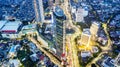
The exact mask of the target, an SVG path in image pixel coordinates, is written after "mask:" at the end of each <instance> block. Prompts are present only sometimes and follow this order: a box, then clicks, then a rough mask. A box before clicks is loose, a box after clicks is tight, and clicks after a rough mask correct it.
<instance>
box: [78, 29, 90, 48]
mask: <svg viewBox="0 0 120 67" xmlns="http://www.w3.org/2000/svg"><path fill="white" fill-rule="evenodd" d="M90 39H91V33H90V29H88V28H86V29H83V32H82V35H81V40H80V43H81V44H82V45H87V46H89V43H90Z"/></svg>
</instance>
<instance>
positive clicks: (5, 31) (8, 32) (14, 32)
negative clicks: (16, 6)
mask: <svg viewBox="0 0 120 67" xmlns="http://www.w3.org/2000/svg"><path fill="white" fill-rule="evenodd" d="M5 21H6V20H5ZM5 21H4V22H5ZM21 26H22V23H21V22H20V21H17V20H16V21H6V23H5V24H4V26H3V27H2V28H1V30H0V32H1V35H2V37H3V38H19V37H20V36H19V32H20V30H21Z"/></svg>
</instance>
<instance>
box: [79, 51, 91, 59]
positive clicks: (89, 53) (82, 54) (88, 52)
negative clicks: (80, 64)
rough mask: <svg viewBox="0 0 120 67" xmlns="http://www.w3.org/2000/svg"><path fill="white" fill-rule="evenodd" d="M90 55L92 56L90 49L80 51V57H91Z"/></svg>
mask: <svg viewBox="0 0 120 67" xmlns="http://www.w3.org/2000/svg"><path fill="white" fill-rule="evenodd" d="M91 56H92V54H91V52H90V51H82V52H81V57H82V58H85V57H91Z"/></svg>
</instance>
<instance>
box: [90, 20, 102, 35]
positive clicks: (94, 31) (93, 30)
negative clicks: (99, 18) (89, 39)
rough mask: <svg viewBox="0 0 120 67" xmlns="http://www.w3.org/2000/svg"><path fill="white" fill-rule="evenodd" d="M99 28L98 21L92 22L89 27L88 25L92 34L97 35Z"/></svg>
mask: <svg viewBox="0 0 120 67" xmlns="http://www.w3.org/2000/svg"><path fill="white" fill-rule="evenodd" d="M99 29H100V23H98V22H93V23H92V25H91V27H90V32H91V34H92V35H95V36H96V35H97V33H98V31H99Z"/></svg>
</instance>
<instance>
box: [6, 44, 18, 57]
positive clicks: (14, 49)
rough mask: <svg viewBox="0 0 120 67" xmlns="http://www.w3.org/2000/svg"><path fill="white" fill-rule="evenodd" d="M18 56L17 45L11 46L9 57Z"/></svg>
mask: <svg viewBox="0 0 120 67" xmlns="http://www.w3.org/2000/svg"><path fill="white" fill-rule="evenodd" d="M16 56H17V51H16V48H15V45H13V46H11V48H10V51H9V53H8V57H16Z"/></svg>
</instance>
